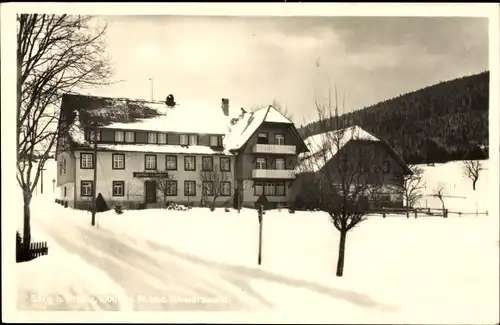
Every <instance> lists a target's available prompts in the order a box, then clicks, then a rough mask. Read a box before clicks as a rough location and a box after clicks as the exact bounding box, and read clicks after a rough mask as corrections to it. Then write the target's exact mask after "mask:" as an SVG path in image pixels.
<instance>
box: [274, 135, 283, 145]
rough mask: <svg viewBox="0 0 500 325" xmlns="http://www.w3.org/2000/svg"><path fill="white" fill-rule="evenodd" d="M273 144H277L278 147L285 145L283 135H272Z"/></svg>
mask: <svg viewBox="0 0 500 325" xmlns="http://www.w3.org/2000/svg"><path fill="white" fill-rule="evenodd" d="M274 144H278V145H280V146H283V145H285V136H284V135H283V134H280V133H277V134H275V135H274Z"/></svg>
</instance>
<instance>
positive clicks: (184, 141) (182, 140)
mask: <svg viewBox="0 0 500 325" xmlns="http://www.w3.org/2000/svg"><path fill="white" fill-rule="evenodd" d="M188 140H189V139H188V136H187V135H186V134H181V136H180V143H181V146H187V145H188V143H189V142H188Z"/></svg>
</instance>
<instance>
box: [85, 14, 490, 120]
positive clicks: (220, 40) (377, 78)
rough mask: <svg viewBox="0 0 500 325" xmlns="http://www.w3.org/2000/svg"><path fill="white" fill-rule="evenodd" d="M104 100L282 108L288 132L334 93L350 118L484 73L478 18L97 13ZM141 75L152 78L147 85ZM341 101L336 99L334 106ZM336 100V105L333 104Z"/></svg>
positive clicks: (484, 45)
mask: <svg viewBox="0 0 500 325" xmlns="http://www.w3.org/2000/svg"><path fill="white" fill-rule="evenodd" d="M96 19H98V20H99V23H106V24H107V27H108V32H107V35H106V44H107V49H108V53H109V54H110V56H111V58H112V63H113V68H114V70H115V76H114V78H113V79H114V80H115V81H119V82H117V83H116V84H114V85H112V86H109V87H107V88H102V89H87V90H86V91H85V92H87V93H89V94H92V95H98V96H110V97H114V96H117V97H130V98H144V99H150V98H151V93H152V91H151V89H152V87H153V99H154V100H164V99H165V98H166V96H167V95H168V94H173V95H174V96H175V98H176V100H177V101H178V102H179V103H182V102H183V101H184V102H188V101H192V100H196V101H197V102H203V103H207V105H214V106H216V105H219V106H220V101H221V98H223V97H224V98H228V99H229V102H230V107H231V110H232V112H233V113H234V111H235V110H236V111H239V108H240V107H244V108H245V109H252V108H256V107H259V106H264V105H268V104H271V103H272V102H273V101H276V102H278V103H279V104H280V105H282V106H284V107H285V108H286V109H287V110H288V111H289V112H290V113H291V114H292V115H293V120H294V122H295V123H296V124H297V125H302V124H306V123H308V122H311V121H313V120H315V119H317V114H316V111H315V100H318V101H320V102H325V101H326V100H327V98H328V89H329V88H330V89H331V91H332V96H333V93H334V91H333V89H334V87H335V86H336V88H337V90H338V98H339V111H341V112H342V111H343V112H349V111H352V110H357V109H361V108H363V107H366V106H369V105H372V104H375V103H377V102H380V101H383V100H386V99H389V98H392V97H395V96H398V95H400V94H404V93H407V92H411V91H414V90H417V89H420V88H423V87H426V86H429V85H432V84H435V83H438V82H440V81H445V80H450V79H454V78H457V77H461V76H465V75H470V74H475V73H479V72H482V71H485V70H488V20H487V18H465V17H456V18H455V17H453V18H437V17H411V18H410V17H272V16H270V17H238V16H226V17H223V16H221V17H216V16H212V17H210V16H99V17H97V18H96ZM150 78H151V79H152V81H150ZM342 98H344V100H342ZM342 102H344V105H343V107H342Z"/></svg>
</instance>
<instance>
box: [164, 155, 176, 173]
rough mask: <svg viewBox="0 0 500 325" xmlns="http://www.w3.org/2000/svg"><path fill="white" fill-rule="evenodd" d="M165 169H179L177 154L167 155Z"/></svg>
mask: <svg viewBox="0 0 500 325" xmlns="http://www.w3.org/2000/svg"><path fill="white" fill-rule="evenodd" d="M165 169H166V170H177V156H165Z"/></svg>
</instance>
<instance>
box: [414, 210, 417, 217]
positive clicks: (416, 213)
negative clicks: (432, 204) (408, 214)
mask: <svg viewBox="0 0 500 325" xmlns="http://www.w3.org/2000/svg"><path fill="white" fill-rule="evenodd" d="M414 212H415V219H417V210H414Z"/></svg>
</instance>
